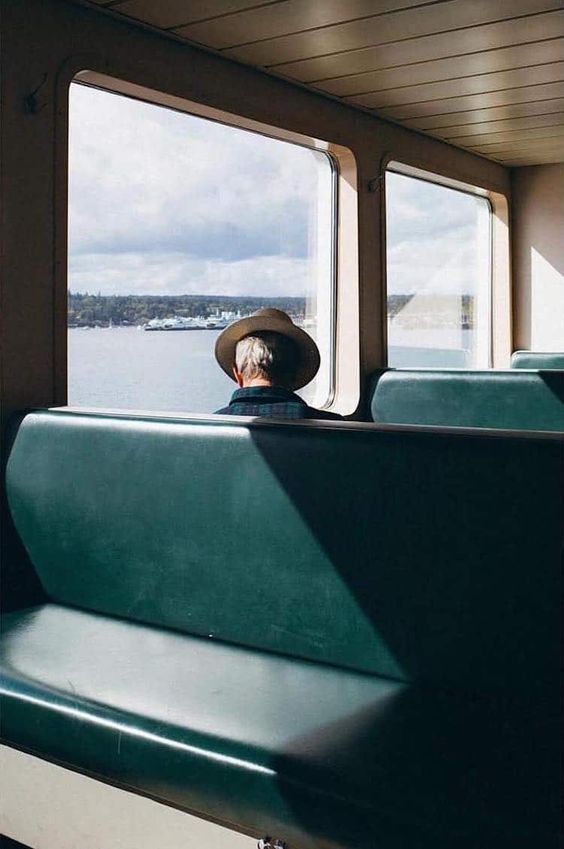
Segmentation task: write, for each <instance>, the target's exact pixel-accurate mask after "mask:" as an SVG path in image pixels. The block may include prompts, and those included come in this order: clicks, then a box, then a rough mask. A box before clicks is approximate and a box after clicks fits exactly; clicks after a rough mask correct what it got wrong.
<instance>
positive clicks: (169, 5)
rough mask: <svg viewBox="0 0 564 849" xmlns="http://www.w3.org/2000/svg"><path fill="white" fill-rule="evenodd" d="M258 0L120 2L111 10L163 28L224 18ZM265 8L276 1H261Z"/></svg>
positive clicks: (129, 0)
mask: <svg viewBox="0 0 564 849" xmlns="http://www.w3.org/2000/svg"><path fill="white" fill-rule="evenodd" d="M257 2H258V0H121V2H117V3H116V4H115V5H114V6H112V10H113V11H116V12H120V13H121V14H123V15H128V16H130V17H132V18H136V19H137V20H140V21H143V22H144V23H148V24H152V25H153V26H156V27H160V28H162V29H171V28H173V27H180V26H184V25H185V24H193V23H194V22H195V21H204V20H207V19H208V18H220V19H223V18H224V17H226V16H229V15H230V14H232V13H233V12H241V11H244V10H246V9H248V8H249V7H252V6H256V5H257ZM260 2H261V4H262V5H264V6H266V5H268V4H269V3H276V2H277V0H260Z"/></svg>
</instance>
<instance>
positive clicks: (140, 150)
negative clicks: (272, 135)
mask: <svg viewBox="0 0 564 849" xmlns="http://www.w3.org/2000/svg"><path fill="white" fill-rule="evenodd" d="M69 124H70V127H69V132H70V139H69V143H70V147H69V159H70V173H69V288H70V289H71V290H72V291H74V292H93V293H97V292H100V293H101V294H105V295H109V294H161V295H177V294H190V293H191V294H206V293H209V294H224V295H257V296H265V297H268V296H277V295H281V296H305V295H311V294H313V292H314V289H315V286H316V285H317V275H316V267H317V262H318V261H320V258H321V257H322V256H326V255H327V253H328V252H329V251H330V249H331V233H330V229H331V228H330V227H328V226H326V221H327V219H328V216H327V215H326V214H323V213H326V212H327V209H328V208H329V207H330V204H331V166H330V164H329V160H328V159H327V157H325V155H324V154H322V153H320V152H314V151H310V150H306V149H305V148H301V147H299V146H297V145H293V144H289V143H286V142H281V141H278V140H274V139H269V138H266V137H264V136H261V135H258V134H256V133H250V132H246V131H242V130H237V129H235V128H232V127H226V126H224V125H221V124H218V123H215V122H212V121H207V120H205V119H202V118H198V117H194V116H190V115H186V114H181V113H178V112H174V111H172V110H169V109H165V108H162V107H158V106H154V105H151V104H146V103H143V102H141V101H135V100H131V99H128V98H125V97H122V96H119V95H114V94H110V93H108V92H104V91H99V90H96V89H93V88H88V87H86V86H81V85H77V84H73V85H72V86H71V93H70V122H69ZM387 195H388V206H387V208H388V216H387V238H388V288H389V291H393V292H397V293H409V292H412V291H430V292H433V293H435V292H440V293H467V292H470V291H472V290H473V288H474V285H475V280H476V279H477V277H478V275H479V274H481V273H482V270H483V269H482V268H480V267H478V254H479V251H477V249H476V244H477V242H476V229H477V228H476V220H477V210H478V203H479V202H478V201H476V200H475V199H474V198H471V197H469V196H468V195H464V194H462V193H460V192H454V191H447V190H445V189H444V188H442V187H437V186H433V185H431V184H425V183H422V182H421V181H417V180H413V179H410V178H406V177H403V176H399V175H396V174H389V175H388V178H387ZM481 203H483V201H482V202H481Z"/></svg>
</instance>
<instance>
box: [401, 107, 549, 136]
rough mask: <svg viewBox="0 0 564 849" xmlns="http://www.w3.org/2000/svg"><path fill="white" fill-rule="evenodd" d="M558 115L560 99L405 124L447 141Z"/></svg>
mask: <svg viewBox="0 0 564 849" xmlns="http://www.w3.org/2000/svg"><path fill="white" fill-rule="evenodd" d="M558 112H560V113H562V112H564V98H558V97H557V98H554V99H553V100H544V101H542V102H540V103H513V104H511V105H510V106H497V107H494V108H493V109H470V110H467V111H466V112H451V113H450V114H448V113H447V114H445V115H430V116H424V117H423V118H412V119H411V120H410V121H406V122H405V123H406V124H407V125H408V126H410V127H413V129H414V130H423V131H424V132H432V133H440V134H441V135H442V136H443V137H444V138H455V137H456V136H461V135H465V134H466V133H469V134H470V133H473V132H474V130H475V127H477V126H479V125H483V124H492V123H496V124H497V123H502V122H503V121H507V120H509V119H525V118H529V117H531V116H535V118H536V116H544V115H550V116H551V117H554V113H558ZM533 120H534V118H533ZM537 126H538V125H537Z"/></svg>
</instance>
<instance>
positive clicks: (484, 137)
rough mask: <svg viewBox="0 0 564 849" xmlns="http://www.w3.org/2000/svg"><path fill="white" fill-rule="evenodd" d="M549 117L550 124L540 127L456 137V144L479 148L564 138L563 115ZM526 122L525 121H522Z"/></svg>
mask: <svg viewBox="0 0 564 849" xmlns="http://www.w3.org/2000/svg"><path fill="white" fill-rule="evenodd" d="M543 117H545V118H548V117H550V119H551V120H552V121H553V123H552V124H544V125H542V126H538V125H537V126H531V127H521V128H516V129H514V130H503V131H498V132H494V133H478V134H476V135H473V136H457V137H456V144H457V145H461V146H462V147H467V148H472V147H481V146H482V145H486V144H499V143H502V142H512V141H520V140H521V139H527V140H528V141H531V140H532V139H544V138H551V137H552V136H564V122H563V118H564V115H563V114H562V113H560V114H557V115H555V116H543ZM523 120H527V119H523Z"/></svg>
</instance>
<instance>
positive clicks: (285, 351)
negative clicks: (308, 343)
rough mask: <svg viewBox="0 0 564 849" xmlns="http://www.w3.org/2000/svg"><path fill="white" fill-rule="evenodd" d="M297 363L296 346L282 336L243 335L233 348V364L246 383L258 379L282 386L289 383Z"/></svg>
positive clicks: (268, 332) (274, 334)
mask: <svg viewBox="0 0 564 849" xmlns="http://www.w3.org/2000/svg"><path fill="white" fill-rule="evenodd" d="M297 364H298V351H297V348H296V345H295V343H294V342H293V341H292V340H291V339H288V337H287V336H284V335H283V334H282V333H274V332H273V331H264V332H262V333H256V334H254V335H253V336H245V338H244V339H241V341H240V342H238V343H237V347H236V349H235V365H236V366H237V371H238V372H240V374H242V376H243V377H244V379H245V380H252V379H253V378H256V377H261V378H265V379H266V380H270V381H272V382H273V383H277V384H279V385H282V386H285V385H286V384H288V383H290V382H291V381H292V379H293V377H294V375H295V373H296V367H297Z"/></svg>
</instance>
